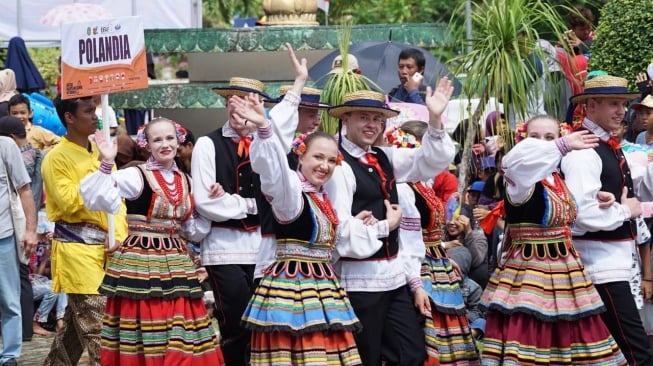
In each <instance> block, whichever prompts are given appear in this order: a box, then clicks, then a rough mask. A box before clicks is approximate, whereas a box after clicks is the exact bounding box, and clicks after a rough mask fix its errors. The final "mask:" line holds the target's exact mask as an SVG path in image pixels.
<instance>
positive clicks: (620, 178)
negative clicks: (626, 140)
mask: <svg viewBox="0 0 653 366" xmlns="http://www.w3.org/2000/svg"><path fill="white" fill-rule="evenodd" d="M594 151H596V153H597V154H599V158H601V162H602V163H603V170H601V190H602V191H606V192H610V193H612V194H614V197H615V198H616V201H617V202H619V203H621V194H622V190H623V187H627V188H628V195H627V196H628V197H629V198H630V197H635V192H634V191H633V179H632V177H631V176H630V168H628V163H627V162H626V158H625V157H624V153H623V151H622V150H621V149H620V150H619V151H614V150H613V149H612V148H611V147H610V145H608V144H607V143H606V142H604V141H603V140H600V141H599V146H597V147H595V148H594ZM636 236H637V229H636V227H635V220H632V219H631V220H626V221H624V222H623V224H622V225H621V226H620V227H618V228H617V229H615V230H612V231H603V230H601V231H592V232H587V233H585V234H584V235H581V236H574V239H584V240H599V241H619V240H631V239H634V238H635V237H636Z"/></svg>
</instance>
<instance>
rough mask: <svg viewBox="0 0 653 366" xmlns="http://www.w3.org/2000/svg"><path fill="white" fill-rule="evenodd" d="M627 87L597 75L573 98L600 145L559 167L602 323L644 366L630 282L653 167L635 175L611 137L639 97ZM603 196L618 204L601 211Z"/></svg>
mask: <svg viewBox="0 0 653 366" xmlns="http://www.w3.org/2000/svg"><path fill="white" fill-rule="evenodd" d="M627 85H628V81H627V80H626V79H623V78H619V77H614V76H610V75H602V76H597V77H595V78H593V79H591V80H588V81H586V82H585V91H584V92H583V93H581V94H577V95H575V96H573V97H572V98H571V103H573V104H578V103H584V104H585V107H586V117H585V119H584V120H583V121H582V125H581V126H580V127H579V128H582V129H587V130H589V131H591V132H593V133H594V134H596V135H597V136H599V138H600V141H599V146H598V147H596V148H594V149H586V150H576V151H573V152H571V153H569V154H567V155H566V156H565V157H564V158H563V159H562V164H561V168H562V173H563V174H564V177H565V182H566V183H567V186H568V187H569V190H570V191H571V193H572V194H573V196H574V198H575V200H576V203H577V205H578V218H577V219H576V222H575V225H574V226H573V227H572V234H573V235H574V236H573V241H574V246H575V247H576V249H577V250H578V251H579V252H580V253H581V255H582V260H583V264H584V265H585V269H586V270H587V272H588V273H589V275H590V277H591V278H592V282H594V285H595V286H596V289H597V290H598V292H599V294H600V296H601V298H602V300H603V302H604V303H605V306H606V308H607V311H606V312H605V313H603V314H602V318H603V321H604V322H605V324H606V325H607V327H608V329H609V330H610V332H611V333H612V336H613V337H614V339H615V340H616V341H617V344H618V345H619V348H621V351H622V352H623V354H624V356H625V357H626V359H627V361H628V363H629V364H630V365H637V366H640V365H653V354H652V353H651V349H650V347H649V343H648V340H647V337H646V333H645V331H644V328H643V326H642V322H641V320H640V318H639V315H638V312H637V308H636V306H635V302H634V299H633V296H632V294H631V291H630V287H629V284H628V281H629V279H630V271H631V266H632V251H633V250H634V247H635V238H636V235H637V230H636V227H635V218H637V217H638V216H639V215H640V213H641V208H640V202H639V200H638V198H636V194H650V187H652V186H651V184H650V182H651V174H652V173H653V167H651V165H649V168H648V171H646V172H636V171H632V173H633V174H631V169H630V168H629V166H628V163H627V162H626V158H625V157H624V153H623V151H622V150H621V147H620V146H619V143H618V142H617V141H616V139H615V138H614V137H613V136H612V135H611V132H612V131H614V130H616V129H617V128H619V126H620V124H621V121H622V120H623V118H624V114H625V108H626V104H627V103H628V101H630V100H633V99H634V98H636V97H637V96H638V94H637V93H631V92H629V91H628V89H627ZM599 191H607V192H611V193H612V194H613V195H614V196H615V198H616V202H615V203H614V204H613V205H612V206H611V207H609V208H607V209H605V208H599V206H598V200H597V199H596V197H597V194H598V192H599ZM647 192H648V193H647ZM646 245H648V244H646ZM645 260H649V259H648V258H647V259H645ZM644 275H645V277H644V278H643V280H644V281H651V280H653V278H651V277H650V276H651V274H650V273H648V274H647V273H645V274H644ZM647 276H648V277H647Z"/></svg>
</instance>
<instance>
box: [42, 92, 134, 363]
mask: <svg viewBox="0 0 653 366" xmlns="http://www.w3.org/2000/svg"><path fill="white" fill-rule="evenodd" d="M55 106H56V108H57V114H58V115H59V118H61V121H62V122H63V124H64V126H65V127H66V135H65V136H63V137H62V139H61V142H60V143H59V144H58V145H57V146H56V147H55V148H54V149H52V150H51V151H50V152H49V153H48V155H46V157H45V159H44V160H43V165H42V167H41V173H42V175H43V183H44V185H45V192H46V195H47V204H46V212H47V215H48V220H50V221H52V222H54V223H55V230H54V238H53V240H52V289H53V291H54V292H60V291H63V292H65V293H66V294H67V295H68V307H67V308H66V313H65V315H64V322H65V325H64V328H63V330H62V331H60V332H59V333H57V336H56V337H55V339H54V341H53V342H52V347H51V349H50V353H49V354H48V357H47V358H46V360H45V362H44V365H70V364H73V365H74V364H77V362H78V361H79V358H80V357H81V355H82V352H83V351H84V349H87V350H88V354H89V358H90V360H89V361H90V364H91V365H99V362H100V331H101V329H102V317H103V315H104V306H105V303H106V297H105V296H103V295H100V294H99V293H98V288H99V287H100V283H101V282H102V279H103V278H104V265H105V263H106V252H105V245H106V244H107V240H108V234H107V230H108V227H109V224H108V220H107V215H105V214H104V213H102V212H99V211H91V210H89V209H87V208H86V207H85V206H84V202H83V201H82V197H81V195H80V193H79V182H80V181H81V180H82V178H84V177H85V176H86V175H87V174H89V173H92V172H94V171H96V170H97V169H98V167H99V165H100V160H99V153H98V150H97V147H96V146H95V144H92V143H90V142H89V139H88V137H89V135H91V134H93V133H94V132H95V130H96V129H97V116H96V115H95V103H94V102H93V99H91V97H84V98H76V99H67V100H61V99H59V98H57V99H55ZM125 212H126V211H125V207H124V204H123V207H122V208H121V210H120V213H119V214H118V215H116V231H115V239H116V241H120V242H122V240H124V239H125V238H126V237H127V223H126V219H125Z"/></svg>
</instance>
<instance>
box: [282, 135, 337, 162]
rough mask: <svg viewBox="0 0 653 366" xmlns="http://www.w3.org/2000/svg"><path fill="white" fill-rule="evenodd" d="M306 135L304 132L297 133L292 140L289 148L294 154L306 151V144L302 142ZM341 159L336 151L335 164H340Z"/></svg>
mask: <svg viewBox="0 0 653 366" xmlns="http://www.w3.org/2000/svg"><path fill="white" fill-rule="evenodd" d="M306 137H308V134H305V133H302V134H299V135H297V137H296V138H295V140H294V141H293V142H292V145H291V149H292V151H293V152H294V153H295V154H297V155H302V154H303V153H305V152H306V144H305V143H304V140H306ZM342 159H343V156H342V153H341V152H340V151H338V157H337V158H336V165H340V164H341V163H342Z"/></svg>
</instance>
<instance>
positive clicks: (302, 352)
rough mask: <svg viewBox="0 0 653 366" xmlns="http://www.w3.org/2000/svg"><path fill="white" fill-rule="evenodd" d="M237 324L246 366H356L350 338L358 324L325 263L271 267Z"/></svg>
mask: <svg viewBox="0 0 653 366" xmlns="http://www.w3.org/2000/svg"><path fill="white" fill-rule="evenodd" d="M242 320H243V325H244V326H245V327H247V328H248V329H251V330H252V345H251V358H250V362H251V364H252V365H360V364H361V361H360V357H359V355H358V350H357V348H356V343H355V341H354V337H353V334H352V332H354V331H358V330H359V329H360V328H361V325H360V322H359V320H358V318H357V317H356V315H355V314H354V311H353V309H352V307H351V304H350V303H349V299H348V298H347V295H346V292H345V290H344V289H343V288H342V287H341V286H340V282H339V281H338V279H337V277H336V274H335V272H334V270H333V268H332V267H331V265H330V264H329V263H323V262H313V263H307V262H299V261H296V260H287V261H279V262H276V263H275V264H273V265H272V266H271V267H270V268H268V269H267V270H266V271H265V273H264V277H263V279H262V280H261V282H260V284H259V286H258V287H257V289H256V291H255V292H254V295H253V296H252V299H251V300H250V302H249V305H248V306H247V309H246V310H245V313H244V314H243V318H242Z"/></svg>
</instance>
